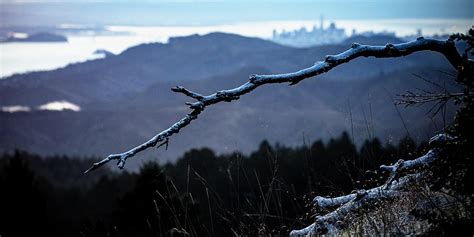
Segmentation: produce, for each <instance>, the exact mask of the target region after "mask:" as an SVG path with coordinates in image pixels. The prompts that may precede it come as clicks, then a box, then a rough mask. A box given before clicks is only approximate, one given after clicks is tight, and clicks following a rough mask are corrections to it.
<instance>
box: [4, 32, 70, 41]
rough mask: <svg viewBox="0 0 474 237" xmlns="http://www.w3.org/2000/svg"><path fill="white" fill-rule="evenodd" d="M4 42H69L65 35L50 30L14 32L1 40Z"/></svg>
mask: <svg viewBox="0 0 474 237" xmlns="http://www.w3.org/2000/svg"><path fill="white" fill-rule="evenodd" d="M0 42H2V43H8V42H68V40H67V38H66V37H65V36H63V35H58V34H54V33H48V32H40V33H35V34H31V35H28V34H23V33H12V34H11V35H9V36H8V37H7V38H6V39H4V40H1V41H0Z"/></svg>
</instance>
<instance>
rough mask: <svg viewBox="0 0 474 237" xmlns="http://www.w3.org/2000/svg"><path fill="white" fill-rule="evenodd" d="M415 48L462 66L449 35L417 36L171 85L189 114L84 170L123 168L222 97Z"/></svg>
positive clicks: (222, 98) (230, 97) (241, 93)
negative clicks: (222, 78)
mask: <svg viewBox="0 0 474 237" xmlns="http://www.w3.org/2000/svg"><path fill="white" fill-rule="evenodd" d="M419 51H435V52H438V53H441V54H443V55H444V56H445V57H446V59H447V60H448V61H449V62H450V63H451V65H452V66H453V67H454V68H456V69H458V68H460V67H462V63H463V60H464V59H463V57H462V56H461V55H460V54H459V53H458V51H457V50H456V47H455V45H454V41H453V40H452V39H448V40H446V41H441V40H434V39H424V38H422V37H420V38H418V39H417V40H414V41H410V42H406V43H400V44H387V45H385V46H370V45H360V44H357V43H354V44H352V47H351V48H350V49H348V50H346V51H344V52H342V53H340V54H337V55H328V56H326V58H325V60H324V61H319V62H317V63H315V64H314V65H313V66H311V67H308V68H305V69H302V70H300V71H297V72H292V73H285V74H275V75H251V76H250V77H249V81H248V82H246V83H244V84H243V85H241V86H239V87H236V88H233V89H228V90H222V91H218V92H216V93H213V94H210V95H206V96H204V95H201V94H198V93H196V92H192V91H190V90H188V89H185V88H183V87H175V88H173V89H172V90H173V91H174V92H177V93H182V94H184V95H186V96H188V97H190V98H192V99H194V100H196V101H195V102H189V103H186V104H187V105H189V107H190V109H191V110H192V111H191V112H190V113H189V114H187V115H186V116H185V117H183V118H182V119H181V120H179V121H178V122H176V123H174V124H173V125H172V126H171V127H169V128H167V129H165V130H164V131H162V132H160V133H158V134H157V135H155V136H154V137H152V138H151V139H150V140H148V141H147V142H145V143H143V144H141V145H139V146H137V147H135V148H133V149H131V150H129V151H126V152H124V153H119V154H111V155H109V156H108V157H107V158H105V159H103V160H101V161H99V162H97V163H94V164H93V165H92V167H91V168H89V169H88V170H87V171H86V172H85V173H87V172H90V171H92V170H94V169H97V168H99V167H100V166H102V165H104V164H106V163H108V162H109V161H112V160H117V161H118V162H117V165H118V167H119V168H123V167H124V165H125V162H126V160H127V159H128V158H130V157H133V156H135V155H136V154H137V153H139V152H141V151H143V150H145V149H148V148H150V147H154V146H157V145H158V144H159V143H161V142H165V141H167V139H168V138H169V137H171V136H172V135H173V134H175V133H178V132H179V130H180V129H181V128H184V127H186V126H187V125H189V123H191V121H193V120H194V119H196V118H197V116H198V115H199V114H200V113H201V112H202V111H203V110H204V109H205V108H206V107H207V106H209V105H213V104H216V103H219V102H223V101H226V102H230V101H232V100H237V99H239V97H240V96H242V95H244V94H247V93H249V92H251V91H253V90H254V89H256V88H257V87H259V86H261V85H265V84H273V83H289V84H290V85H294V84H297V83H298V82H300V81H302V80H304V79H307V78H310V77H314V76H317V75H319V74H322V73H325V72H327V71H329V70H331V69H333V68H334V67H337V66H339V65H341V64H344V63H347V62H349V61H351V60H353V59H356V58H359V57H376V58H393V57H401V56H406V55H409V54H412V53H414V52H419Z"/></svg>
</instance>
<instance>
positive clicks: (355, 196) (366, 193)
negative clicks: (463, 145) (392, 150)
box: [290, 134, 456, 236]
mask: <svg viewBox="0 0 474 237" xmlns="http://www.w3.org/2000/svg"><path fill="white" fill-rule="evenodd" d="M455 139H456V138H453V137H451V136H449V135H447V134H438V135H436V136H434V137H432V138H431V139H430V147H432V149H431V150H429V151H428V152H427V153H426V154H425V155H423V156H420V157H418V158H416V159H414V160H407V161H404V160H399V161H398V162H397V163H395V164H394V165H388V166H386V165H382V166H381V167H380V168H381V169H384V170H388V171H390V173H391V175H390V177H389V178H388V180H387V181H386V182H385V184H383V185H381V186H378V187H375V188H372V189H369V190H357V192H356V193H351V194H348V195H344V196H340V197H332V198H331V197H320V196H317V197H315V198H314V199H313V203H314V204H315V205H317V206H319V207H321V208H323V209H328V208H333V207H338V208H337V209H336V210H334V211H332V212H329V213H327V214H326V215H323V216H317V217H316V218H315V222H314V223H313V224H311V225H310V226H308V227H305V228H303V229H301V230H293V231H291V233H290V236H313V235H318V234H326V233H330V234H331V233H334V231H336V230H337V228H338V226H337V224H338V222H342V221H343V220H344V218H346V217H347V215H348V214H350V213H354V212H355V211H357V210H358V209H360V208H362V207H364V206H367V205H372V204H373V203H376V202H377V201H379V200H382V199H383V200H387V199H393V198H396V197H398V196H400V195H402V194H403V193H404V190H405V189H407V187H409V186H410V185H411V184H413V183H415V182H418V181H420V180H421V179H422V178H424V177H425V176H427V172H426V171H421V172H418V173H414V174H409V175H406V176H403V177H400V174H401V173H403V172H406V171H409V170H414V169H420V168H423V167H428V166H429V165H430V164H431V163H433V162H434V161H436V160H437V159H438V158H439V157H440V156H439V153H440V149H443V147H444V146H445V145H446V144H447V143H448V142H451V141H454V140H455Z"/></svg>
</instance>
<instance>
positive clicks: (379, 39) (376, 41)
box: [343, 34, 403, 45]
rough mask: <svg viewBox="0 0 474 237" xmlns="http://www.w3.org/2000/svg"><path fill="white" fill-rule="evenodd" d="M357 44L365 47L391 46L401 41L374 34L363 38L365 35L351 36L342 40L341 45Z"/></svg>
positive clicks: (401, 41)
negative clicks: (389, 44)
mask: <svg viewBox="0 0 474 237" xmlns="http://www.w3.org/2000/svg"><path fill="white" fill-rule="evenodd" d="M354 42H356V43H359V44H367V45H386V44H388V43H391V44H399V43H403V40H401V39H399V38H397V37H393V36H389V35H383V34H376V35H374V36H365V35H355V36H351V37H349V38H347V39H345V40H344V42H343V44H351V43H354Z"/></svg>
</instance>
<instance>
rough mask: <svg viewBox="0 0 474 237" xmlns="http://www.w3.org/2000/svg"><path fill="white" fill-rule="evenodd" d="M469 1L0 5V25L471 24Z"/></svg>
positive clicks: (70, 0) (87, 0)
mask: <svg viewBox="0 0 474 237" xmlns="http://www.w3.org/2000/svg"><path fill="white" fill-rule="evenodd" d="M473 2H474V1H473V0H351V1H349V0H332V1H330V0H314V1H304V0H293V1H288V0H286V1H282V0H273V1H270V0H253V1H231V0H214V1H209V0H207V1H202V0H196V1H191V0H181V1H180V0H178V1H156V0H155V1H144V0H141V1H133V0H102V1H95V0H92V1H91V0H53V1H50V0H0V14H1V19H0V20H1V22H2V23H1V24H2V25H45V24H48V25H51V24H54V25H56V24H61V23H78V24H84V23H87V24H115V25H117V24H118V25H123V24H126V25H206V24H222V23H232V22H242V21H269V20H312V19H319V17H320V16H321V15H324V16H325V18H326V19H387V18H392V19H393V18H470V19H474V16H473V15H474V14H473V12H474V4H473Z"/></svg>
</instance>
